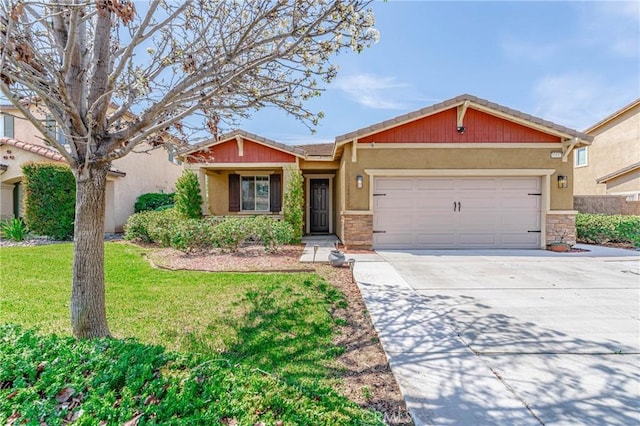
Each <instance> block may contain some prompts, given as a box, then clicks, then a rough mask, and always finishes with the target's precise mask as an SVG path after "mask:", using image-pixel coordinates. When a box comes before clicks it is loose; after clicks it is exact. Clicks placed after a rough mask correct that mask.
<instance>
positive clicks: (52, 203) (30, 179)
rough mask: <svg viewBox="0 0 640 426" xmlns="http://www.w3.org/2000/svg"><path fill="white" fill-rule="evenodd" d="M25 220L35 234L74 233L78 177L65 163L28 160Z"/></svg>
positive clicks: (65, 235)
mask: <svg viewBox="0 0 640 426" xmlns="http://www.w3.org/2000/svg"><path fill="white" fill-rule="evenodd" d="M22 172H23V174H24V188H25V194H24V195H25V218H24V219H25V222H26V224H27V226H28V227H29V230H30V231H31V232H32V233H34V234H36V235H46V236H49V237H52V238H55V239H56V240H66V239H70V238H72V237H73V225H74V218H75V205H76V179H75V177H74V176H73V173H71V170H70V169H69V167H68V166H66V165H60V164H49V163H25V164H23V166H22Z"/></svg>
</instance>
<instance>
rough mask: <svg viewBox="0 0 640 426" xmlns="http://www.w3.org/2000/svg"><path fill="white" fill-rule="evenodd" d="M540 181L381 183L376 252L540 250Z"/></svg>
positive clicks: (376, 199)
mask: <svg viewBox="0 0 640 426" xmlns="http://www.w3.org/2000/svg"><path fill="white" fill-rule="evenodd" d="M540 193H541V191H540V178H538V177H495V178H494V177H459V178H420V177H415V178H411V177H408V178H376V179H375V180H374V197H373V201H374V209H373V232H374V234H373V245H374V248H377V249H465V248H466V249H470V248H538V247H540V230H541V229H540V205H541V198H542V197H541V195H540Z"/></svg>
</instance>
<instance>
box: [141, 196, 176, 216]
mask: <svg viewBox="0 0 640 426" xmlns="http://www.w3.org/2000/svg"><path fill="white" fill-rule="evenodd" d="M174 197H175V193H173V192H171V193H169V194H165V193H163V192H150V193H148V194H142V195H141V196H139V197H138V199H137V200H136V203H135V205H134V206H133V211H134V212H135V213H140V212H147V211H150V210H157V209H159V208H161V207H165V206H173V203H174Z"/></svg>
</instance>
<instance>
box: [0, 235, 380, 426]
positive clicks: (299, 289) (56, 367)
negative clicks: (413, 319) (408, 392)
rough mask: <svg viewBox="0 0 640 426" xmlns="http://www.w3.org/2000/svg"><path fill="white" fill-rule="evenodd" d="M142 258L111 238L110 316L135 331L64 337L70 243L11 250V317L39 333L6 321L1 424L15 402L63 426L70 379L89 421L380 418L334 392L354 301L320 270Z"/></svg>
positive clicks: (0, 252)
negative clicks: (339, 311)
mask: <svg viewBox="0 0 640 426" xmlns="http://www.w3.org/2000/svg"><path fill="white" fill-rule="evenodd" d="M142 255H143V250H142V249H140V248H137V247H135V246H132V245H127V244H115V243H109V244H107V245H106V288H107V290H106V293H107V294H106V297H107V313H108V319H109V325H110V328H111V331H112V333H113V334H114V336H115V337H117V338H119V339H122V338H130V337H133V338H135V339H136V340H135V341H130V340H108V339H107V340H97V341H89V342H87V341H75V340H74V339H72V338H68V337H61V338H59V337H56V335H61V336H69V334H70V325H69V297H70V282H71V257H72V246H71V244H59V245H50V246H39V247H24V248H23V247H15V248H2V249H0V283H1V284H0V285H1V286H2V287H1V288H0V323H5V324H7V323H10V324H19V325H20V326H23V327H26V328H28V329H31V328H34V327H35V328H37V329H38V330H39V332H38V334H35V333H33V332H31V331H29V330H26V331H25V330H24V329H23V328H21V327H15V326H5V327H4V328H2V329H0V357H2V359H0V401H2V402H0V423H4V422H6V421H7V418H8V416H10V415H11V414H12V413H13V412H14V411H16V410H17V411H18V412H19V413H20V415H21V420H22V419H25V418H28V419H30V421H32V422H36V420H38V419H40V418H41V417H43V416H44V418H46V419H47V420H46V421H47V423H48V424H56V423H57V422H58V424H59V422H61V421H62V419H63V418H64V416H65V415H71V414H72V413H71V414H69V413H67V412H63V411H64V410H62V409H61V408H60V407H59V406H60V404H59V403H58V402H57V401H56V399H55V395H56V393H58V392H59V391H60V390H61V389H63V388H64V387H65V386H70V387H73V388H74V389H75V390H76V392H81V393H82V394H83V398H82V403H81V404H80V405H78V407H75V409H76V411H77V410H79V409H80V408H79V407H81V408H82V410H84V414H83V415H82V416H81V417H80V420H79V423H80V424H97V423H98V422H99V421H100V420H106V421H108V422H109V423H123V422H125V421H127V420H129V419H131V418H133V417H134V416H135V415H137V414H143V416H142V417H141V418H140V422H141V423H140V424H143V423H144V424H154V423H158V424H159V423H176V424H180V423H181V422H187V419H189V420H188V423H190V424H219V423H220V422H222V423H223V424H224V423H225V422H227V423H228V422H229V421H231V420H233V419H235V420H237V421H238V424H254V423H255V422H258V421H263V422H265V424H275V422H276V421H278V420H282V421H284V422H285V424H380V423H381V420H380V416H379V415H377V414H374V413H371V412H368V411H365V410H362V409H360V408H359V407H357V406H356V405H355V404H353V403H352V402H350V401H348V400H346V399H345V398H343V397H341V396H340V395H338V394H337V393H336V392H335V391H334V390H333V388H334V387H335V384H336V380H338V379H337V378H336V376H337V374H338V372H337V371H336V370H335V368H336V363H335V358H336V356H337V355H339V354H340V353H341V350H342V349H341V348H338V347H335V346H334V345H333V343H332V339H333V337H334V328H335V324H336V323H335V320H334V319H333V318H332V317H331V314H330V312H331V311H332V309H333V308H334V307H335V306H336V305H340V304H343V303H344V300H343V298H342V295H341V294H340V293H339V292H338V291H337V290H336V289H335V288H334V287H333V286H331V285H328V284H327V283H325V282H324V281H323V280H322V279H320V278H319V277H318V276H316V275H315V274H219V273H201V272H188V271H164V270H157V269H153V268H151V267H150V266H149V264H148V263H147V262H146V261H145V260H144V258H143V257H142ZM154 345H161V346H163V347H166V348H168V349H169V351H165V350H164V349H163V348H160V347H158V346H154ZM42 361H47V362H48V364H47V367H46V368H45V369H44V371H43V372H42V374H39V373H37V372H36V371H37V366H38V364H40V363H41V362H42ZM105 383H106V384H105ZM14 391H18V394H16V395H15V396H14V397H11V398H7V396H8V395H10V394H11V392H14ZM149 398H151V400H153V399H154V398H157V399H158V400H159V402H158V403H149ZM117 401H120V402H117ZM124 401H126V403H125V402H124ZM145 401H146V402H145ZM73 408H74V407H72V408H71V409H69V408H67V411H73Z"/></svg>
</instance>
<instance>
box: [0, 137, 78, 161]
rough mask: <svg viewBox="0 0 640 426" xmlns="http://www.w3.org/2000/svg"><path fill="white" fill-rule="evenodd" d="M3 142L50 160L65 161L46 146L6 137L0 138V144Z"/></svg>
mask: <svg viewBox="0 0 640 426" xmlns="http://www.w3.org/2000/svg"><path fill="white" fill-rule="evenodd" d="M5 144H6V145H11V146H15V147H16V148H20V149H22V150H24V151H29V152H33V153H34V154H38V155H41V156H42V157H45V158H49V159H50V160H53V161H66V160H65V159H64V157H63V156H62V155H60V153H59V152H57V151H55V150H53V149H51V148H47V147H46V146H41V145H36V144H33V143H28V142H23V141H19V140H17V139H13V138H6V137H4V138H0V145H5Z"/></svg>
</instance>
